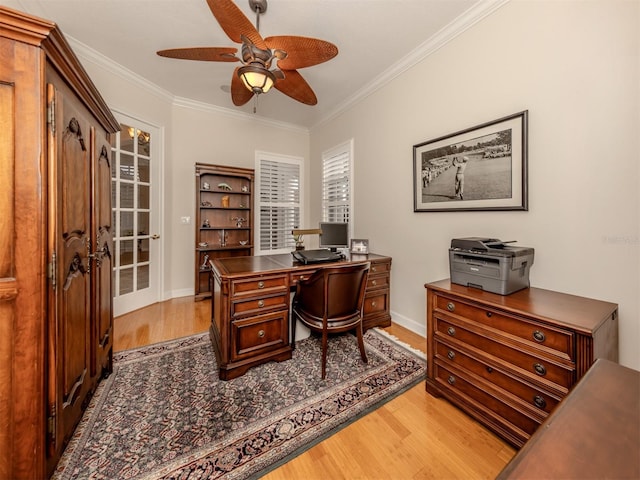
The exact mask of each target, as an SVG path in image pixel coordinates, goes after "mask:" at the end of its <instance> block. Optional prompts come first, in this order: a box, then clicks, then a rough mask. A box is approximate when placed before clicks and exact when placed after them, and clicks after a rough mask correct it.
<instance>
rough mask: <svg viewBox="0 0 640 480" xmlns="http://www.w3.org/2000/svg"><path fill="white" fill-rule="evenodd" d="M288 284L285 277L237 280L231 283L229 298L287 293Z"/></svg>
mask: <svg viewBox="0 0 640 480" xmlns="http://www.w3.org/2000/svg"><path fill="white" fill-rule="evenodd" d="M288 288H289V284H288V282H287V276H286V275H278V276H264V277H253V278H248V279H237V280H233V281H232V282H231V297H236V296H245V295H265V294H268V293H274V292H282V291H287V290H288Z"/></svg>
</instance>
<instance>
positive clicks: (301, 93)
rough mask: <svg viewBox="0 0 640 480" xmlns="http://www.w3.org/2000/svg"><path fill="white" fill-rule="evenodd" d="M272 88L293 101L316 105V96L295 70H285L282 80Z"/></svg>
mask: <svg viewBox="0 0 640 480" xmlns="http://www.w3.org/2000/svg"><path fill="white" fill-rule="evenodd" d="M241 81H242V80H241ZM274 87H275V88H277V89H278V90H280V91H281V92H282V93H284V94H285V95H288V96H289V97H291V98H293V99H294V100H297V101H299V102H302V103H305V104H307V105H315V104H316V103H318V99H317V98H316V94H315V93H313V90H311V87H310V86H309V84H308V83H307V81H306V80H305V79H304V78H302V75H300V74H299V73H298V72H297V71H296V70H285V71H284V79H282V80H277V81H276V83H275V84H274Z"/></svg>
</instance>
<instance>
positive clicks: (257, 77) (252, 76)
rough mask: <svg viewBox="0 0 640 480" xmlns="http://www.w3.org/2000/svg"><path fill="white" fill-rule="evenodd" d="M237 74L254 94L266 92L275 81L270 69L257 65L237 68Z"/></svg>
mask: <svg viewBox="0 0 640 480" xmlns="http://www.w3.org/2000/svg"><path fill="white" fill-rule="evenodd" d="M238 76H239V77H240V79H241V80H242V83H244V86H245V87H247V89H248V90H249V91H251V92H253V93H255V94H256V95H260V94H261V93H267V92H268V91H269V90H270V89H271V87H273V84H274V83H275V81H276V77H275V75H274V74H273V73H272V72H271V71H269V70H267V69H266V68H263V67H259V66H257V65H245V66H244V67H241V68H239V69H238Z"/></svg>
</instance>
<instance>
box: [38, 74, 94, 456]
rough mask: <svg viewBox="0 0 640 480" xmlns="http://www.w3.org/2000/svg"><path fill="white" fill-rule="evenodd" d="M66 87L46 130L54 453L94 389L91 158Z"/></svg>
mask: <svg viewBox="0 0 640 480" xmlns="http://www.w3.org/2000/svg"><path fill="white" fill-rule="evenodd" d="M66 88H67V87H66V86H65V85H64V84H56V85H55V87H54V89H53V91H54V94H53V95H54V98H53V102H52V105H54V107H53V108H54V112H55V113H54V118H55V119H54V121H53V125H54V126H53V127H51V126H50V142H49V146H50V148H53V149H54V151H53V152H51V154H50V156H49V158H50V159H51V160H52V164H51V165H50V168H52V169H54V173H53V174H52V175H51V176H50V179H51V183H52V185H50V188H53V191H54V193H53V195H52V197H53V201H54V202H55V206H54V207H53V208H54V209H55V210H54V213H55V214H54V215H53V218H54V219H55V221H54V227H53V228H54V232H53V240H54V251H55V252H56V256H57V261H56V266H57V269H58V274H57V275H58V277H59V279H60V281H59V282H57V285H58V287H57V288H56V290H55V297H56V301H55V305H56V315H55V318H54V319H53V321H52V323H51V324H50V327H51V328H52V331H53V332H56V333H55V335H54V338H53V341H52V344H53V348H54V358H53V360H54V361H55V363H56V368H55V375H56V380H55V382H54V383H53V384H54V385H55V388H56V390H57V391H56V394H55V403H56V406H55V412H56V417H57V418H56V435H55V438H56V439H57V440H56V442H57V444H56V449H60V450H61V449H62V447H63V445H64V444H65V443H66V441H67V440H68V438H69V437H70V436H71V435H72V433H73V430H74V429H75V426H76V425H77V423H78V422H79V421H80V418H81V416H82V412H83V408H84V404H85V403H86V401H87V400H88V398H89V396H90V394H91V393H92V389H93V388H94V386H93V382H92V377H91V374H90V370H91V350H90V343H91V342H90V338H91V281H90V280H91V278H90V269H91V266H90V263H89V253H90V248H91V246H92V245H91V236H90V227H91V224H90V220H91V218H90V212H91V203H90V202H91V157H90V152H91V150H90V145H89V143H90V142H89V137H86V136H85V132H86V134H87V135H88V133H89V125H90V123H89V120H88V118H87V115H86V113H85V112H84V111H83V108H84V107H83V106H82V104H80V103H79V102H78V100H77V99H75V98H74V97H73V96H72V95H71V94H68V90H66Z"/></svg>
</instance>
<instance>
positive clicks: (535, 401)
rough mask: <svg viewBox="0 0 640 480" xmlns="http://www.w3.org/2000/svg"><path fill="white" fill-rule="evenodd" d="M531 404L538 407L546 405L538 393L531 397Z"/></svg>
mask: <svg viewBox="0 0 640 480" xmlns="http://www.w3.org/2000/svg"><path fill="white" fill-rule="evenodd" d="M533 404H534V405H535V406H536V407H538V408H545V407H546V406H547V401H546V400H545V399H544V398H542V397H541V396H540V395H536V396H535V397H533Z"/></svg>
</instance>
